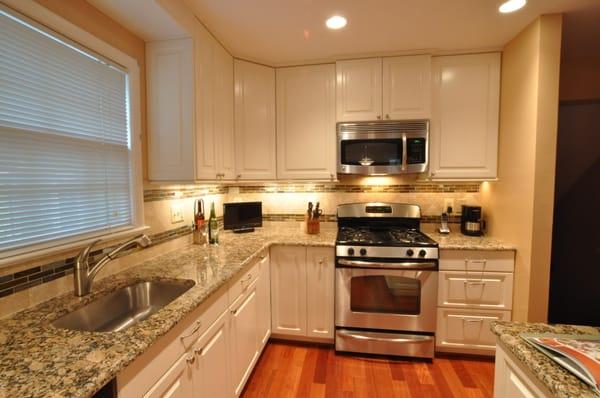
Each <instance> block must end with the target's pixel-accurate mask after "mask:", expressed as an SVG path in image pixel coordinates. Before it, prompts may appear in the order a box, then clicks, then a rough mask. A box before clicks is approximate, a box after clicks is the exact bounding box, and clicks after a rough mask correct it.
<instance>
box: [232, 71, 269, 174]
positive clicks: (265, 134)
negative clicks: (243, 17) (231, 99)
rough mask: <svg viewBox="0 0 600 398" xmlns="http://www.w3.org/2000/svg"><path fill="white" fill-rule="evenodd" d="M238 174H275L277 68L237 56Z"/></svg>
mask: <svg viewBox="0 0 600 398" xmlns="http://www.w3.org/2000/svg"><path fill="white" fill-rule="evenodd" d="M234 75H235V155H236V156H235V157H236V162H235V165H236V178H238V179H242V180H273V179H275V178H276V176H277V175H276V156H275V153H276V139H275V137H276V130H275V128H276V126H275V69H273V68H270V67H267V66H262V65H258V64H255V63H252V62H246V61H241V60H235V73H234Z"/></svg>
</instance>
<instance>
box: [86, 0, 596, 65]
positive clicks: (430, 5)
mask: <svg viewBox="0 0 600 398" xmlns="http://www.w3.org/2000/svg"><path fill="white" fill-rule="evenodd" d="M158 1H159V2H160V1H162V0H158ZM166 1H175V0H166ZM177 1H178V2H181V1H182V0H177ZM183 1H184V2H185V3H187V4H188V6H189V7H190V9H191V10H192V11H193V12H194V14H196V16H198V18H199V19H200V20H201V21H202V22H203V23H204V24H205V25H206V26H207V27H208V29H209V30H210V31H211V32H212V33H213V34H214V35H215V36H216V37H217V38H218V39H219V40H220V41H221V42H222V43H223V44H224V45H225V46H226V47H227V48H228V49H229V50H230V51H231V52H232V54H234V55H235V56H237V57H240V58H246V59H249V60H253V61H257V62H261V63H265V64H269V65H293V64H300V63H309V62H320V61H328V60H335V59H339V58H351V57H360V56H367V55H391V54H402V53H422V52H428V53H434V54H441V53H455V52H470V51H481V50H497V49H501V48H502V47H503V46H504V45H505V44H506V43H507V42H508V41H509V40H510V39H511V38H513V37H514V36H515V35H516V34H517V33H518V32H519V31H521V30H522V29H523V28H524V27H525V26H527V24H529V23H530V22H531V21H532V20H533V19H535V18H536V17H537V16H538V15H541V14H549V13H556V12H579V13H580V14H583V15H585V13H584V12H583V13H582V11H581V10H586V9H588V8H591V7H593V6H594V5H596V6H597V5H598V4H599V3H600V0H529V1H528V4H527V5H526V6H525V7H524V8H523V9H522V10H520V11H518V12H516V13H513V14H500V13H498V11H497V8H498V5H499V4H500V3H501V1H500V0H183ZM88 2H89V3H91V4H92V5H94V6H95V7H97V8H98V9H100V10H101V11H102V12H104V13H105V14H107V15H109V16H110V17H112V18H113V19H115V20H117V21H118V22H120V23H121V24H123V25H124V26H126V27H128V28H129V29H130V30H131V31H133V32H134V33H136V34H138V35H139V36H140V37H142V38H143V39H144V40H146V41H151V40H162V39H169V38H175V37H183V36H185V35H186V33H185V31H184V29H182V28H181V27H180V26H179V25H178V24H177V23H176V22H174V20H173V19H171V17H169V16H168V14H167V13H166V12H165V11H164V10H163V9H162V7H161V6H160V5H158V3H157V0H88ZM333 14H341V15H344V16H345V17H347V18H348V25H347V27H346V28H344V29H342V30H339V31H331V30H328V29H327V28H326V27H325V20H326V19H327V18H328V17H329V16H331V15H333ZM592 23H593V24H595V25H598V23H597V20H596V21H594V22H592ZM599 42H600V41H599Z"/></svg>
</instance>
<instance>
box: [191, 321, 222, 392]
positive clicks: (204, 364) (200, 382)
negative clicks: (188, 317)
mask: <svg viewBox="0 0 600 398" xmlns="http://www.w3.org/2000/svg"><path fill="white" fill-rule="evenodd" d="M227 320H228V317H227V312H224V313H223V314H222V315H221V317H220V318H219V319H218V320H217V321H216V322H215V323H214V324H213V325H212V326H211V328H210V329H209V330H208V331H207V332H206V333H204V335H202V337H200V338H199V339H198V341H197V342H196V344H194V348H193V354H194V357H193V358H194V359H193V361H194V362H193V365H194V372H195V376H194V397H206V398H213V397H227V396H230V394H229V392H228V391H227V389H226V388H223V387H224V386H229V385H230V383H229V370H230V368H231V366H230V364H229V359H228V358H229V357H228V355H227V349H228V346H229V343H230V338H229V331H228V328H227V326H228V325H227Z"/></svg>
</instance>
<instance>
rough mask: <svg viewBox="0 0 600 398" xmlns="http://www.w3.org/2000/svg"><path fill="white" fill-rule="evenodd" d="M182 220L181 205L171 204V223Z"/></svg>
mask: <svg viewBox="0 0 600 398" xmlns="http://www.w3.org/2000/svg"><path fill="white" fill-rule="evenodd" d="M178 222H183V209H182V207H181V205H172V206H171V224H176V223H178Z"/></svg>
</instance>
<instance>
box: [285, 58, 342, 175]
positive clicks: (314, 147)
mask: <svg viewBox="0 0 600 398" xmlns="http://www.w3.org/2000/svg"><path fill="white" fill-rule="evenodd" d="M276 73H277V178H280V179H311V178H314V179H333V178H334V177H335V91H334V84H335V66H334V65H333V64H327V65H316V66H301V67H293V68H280V69H277V72H276Z"/></svg>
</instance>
